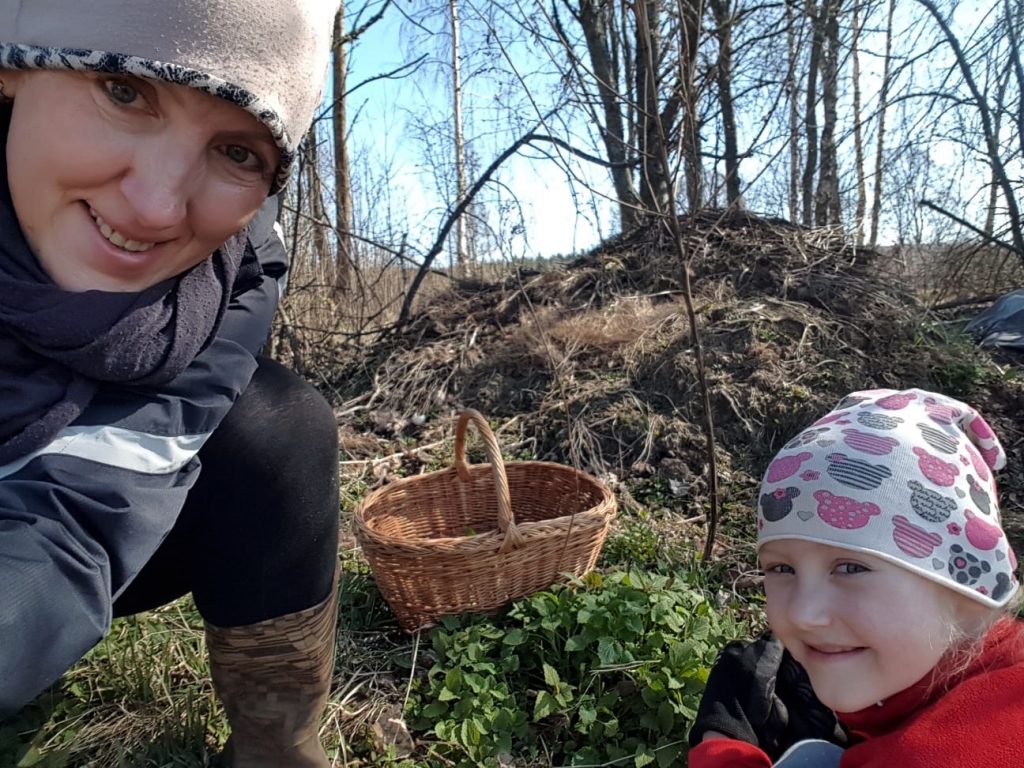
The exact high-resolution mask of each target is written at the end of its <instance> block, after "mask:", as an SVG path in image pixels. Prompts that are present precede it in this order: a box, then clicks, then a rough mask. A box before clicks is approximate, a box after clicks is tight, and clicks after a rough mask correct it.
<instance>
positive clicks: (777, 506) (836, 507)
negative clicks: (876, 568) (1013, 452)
mask: <svg viewBox="0 0 1024 768" xmlns="http://www.w3.org/2000/svg"><path fill="white" fill-rule="evenodd" d="M1005 463H1006V456H1005V454H1004V453H1003V449H1002V446H1001V445H1000V444H999V441H998V439H997V438H996V436H995V434H994V433H993V432H992V429H991V427H989V425H988V424H987V423H986V422H985V420H984V419H983V418H982V417H981V416H980V415H979V414H978V413H977V411H975V410H974V409H973V408H971V407H970V406H968V405H965V404H964V403H961V402H959V401H957V400H953V399H951V398H948V397H946V396H944V395H939V394H935V393H932V392H925V391H923V390H919V389H911V390H905V391H901V392H897V391H894V390H869V391H865V392H855V393H853V394H852V395H849V396H848V397H846V398H844V399H843V400H842V401H841V402H840V403H839V405H838V406H837V407H836V409H835V410H833V411H832V412H831V413H829V414H828V415H826V416H825V417H823V418H821V419H819V420H818V421H816V422H815V423H814V424H812V425H811V426H810V427H808V428H807V429H805V430H804V431H803V432H801V433H800V434H799V435H797V436H796V437H795V438H794V439H793V440H791V441H790V442H789V443H787V444H786V446H785V447H784V448H783V449H782V451H781V452H780V453H779V455H778V456H776V457H775V459H774V461H772V463H771V465H770V466H769V467H768V471H767V472H766V474H765V477H764V482H763V484H762V486H761V494H760V498H759V501H758V509H757V512H758V546H759V547H760V546H761V545H763V544H765V543H767V542H769V541H775V540H778V539H802V540H805V541H812V542H817V543H821V544H828V545H830V546H835V547H840V548H844V549H851V550H855V551H859V552H865V553H868V554H873V555H876V556H878V557H880V558H882V559H884V560H887V561H890V562H893V563H895V564H897V565H900V566H902V567H904V568H908V569H909V570H911V571H913V572H914V573H917V574H919V575H921V576H924V577H925V578H927V579H930V580H932V581H935V582H938V583H940V584H942V585H943V586H946V587H949V588H951V589H953V590H955V591H957V592H960V593H961V594H964V595H967V596H968V597H971V598H972V599H974V600H977V601H979V602H981V603H983V604H985V605H987V606H990V607H993V608H994V607H999V606H1002V605H1005V604H1006V603H1007V602H1008V601H1009V600H1010V598H1012V597H1013V595H1014V593H1015V592H1016V590H1017V577H1016V574H1015V571H1016V567H1017V562H1016V558H1015V556H1014V553H1013V550H1012V549H1011V548H1010V545H1009V543H1008V541H1007V539H1006V535H1005V534H1004V532H1003V529H1002V525H1001V522H1000V515H999V505H998V496H997V493H996V483H995V476H994V470H998V469H1001V468H1002V467H1003V466H1004V465H1005Z"/></svg>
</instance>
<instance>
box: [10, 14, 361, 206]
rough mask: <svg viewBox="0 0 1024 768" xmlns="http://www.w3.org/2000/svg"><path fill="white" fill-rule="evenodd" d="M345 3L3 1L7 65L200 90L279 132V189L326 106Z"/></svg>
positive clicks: (276, 139) (276, 138)
mask: <svg viewBox="0 0 1024 768" xmlns="http://www.w3.org/2000/svg"><path fill="white" fill-rule="evenodd" d="M340 5H341V0H0V69H72V70H87V71H93V72H108V73H114V74H127V75H134V76H136V77H142V78H148V79H151V80H161V81H164V82H168V83H175V84H178V85H186V86H189V87H192V88H197V89H199V90H201V91H205V92H206V93H209V94H212V95H214V96H217V97H219V98H222V99H226V100H227V101H230V102H231V103H232V104H237V105H238V106H240V107H242V108H243V109H245V110H246V111H247V112H250V113H251V114H253V115H254V116H255V117H256V118H257V119H258V120H259V121H260V122H262V123H263V124H264V125H266V126H267V128H269V129H270V132H271V134H272V135H273V137H274V141H275V142H276V143H277V145H278V148H279V149H280V153H281V163H280V166H279V167H278V173H277V178H276V181H275V183H274V185H273V188H272V191H277V190H278V189H280V188H281V187H282V186H284V184H285V183H286V182H287V180H288V172H289V170H290V168H291V165H292V163H293V161H294V158H295V150H296V148H297V147H298V144H299V142H300V141H301V140H302V137H303V135H304V134H305V133H306V131H307V130H308V128H309V126H310V124H311V123H312V121H313V116H314V113H315V111H316V109H317V107H318V106H319V104H320V98H321V95H322V92H323V87H324V82H325V81H326V77H327V66H328V64H329V62H330V52H331V37H332V34H333V30H334V17H335V15H336V14H337V11H338V8H339V7H340Z"/></svg>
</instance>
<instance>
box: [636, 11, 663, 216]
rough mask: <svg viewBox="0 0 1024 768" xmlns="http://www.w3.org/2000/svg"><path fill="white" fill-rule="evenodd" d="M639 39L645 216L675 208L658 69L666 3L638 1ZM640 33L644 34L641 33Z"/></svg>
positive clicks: (638, 75)
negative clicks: (664, 152) (665, 165)
mask: <svg viewBox="0 0 1024 768" xmlns="http://www.w3.org/2000/svg"><path fill="white" fill-rule="evenodd" d="M635 7H636V12H637V14H641V13H642V14H644V19H643V20H640V19H637V30H638V31H637V36H636V79H637V85H636V93H637V100H638V101H639V104H640V116H639V117H640V125H641V128H640V131H639V134H640V141H641V145H640V150H641V164H640V174H641V177H640V205H641V207H642V208H643V210H644V211H645V212H648V213H656V212H665V211H667V210H668V209H669V207H670V206H671V205H672V192H671V188H670V185H669V179H668V178H667V177H666V176H665V174H664V172H663V169H662V164H661V159H660V158H661V138H660V137H661V133H662V131H661V128H662V125H661V122H660V121H661V109H660V105H659V100H658V85H659V84H658V82H657V75H656V73H657V72H658V65H659V63H660V61H661V16H662V0H638V2H637V3H636V6H635ZM639 30H643V32H640V31H639Z"/></svg>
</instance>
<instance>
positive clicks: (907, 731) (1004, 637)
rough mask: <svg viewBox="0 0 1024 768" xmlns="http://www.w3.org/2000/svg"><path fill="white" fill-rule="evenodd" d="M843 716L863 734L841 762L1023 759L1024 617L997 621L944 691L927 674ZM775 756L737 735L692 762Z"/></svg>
mask: <svg viewBox="0 0 1024 768" xmlns="http://www.w3.org/2000/svg"><path fill="white" fill-rule="evenodd" d="M928 677H930V676H928ZM839 717H840V719H841V720H842V721H843V722H844V723H846V725H848V726H849V727H850V730H851V731H852V732H853V735H854V739H855V741H856V743H855V744H854V745H853V746H851V747H850V748H849V749H847V750H846V752H844V753H843V759H842V762H841V763H840V766H841V768H884V767H885V766H900V768H945V767H950V766H956V768H995V767H996V766H999V767H1002V766H1024V622H1021V621H1013V620H1010V619H1005V620H1003V621H1000V622H998V623H997V624H996V625H995V626H994V627H992V629H991V630H989V634H988V636H987V637H986V638H985V645H984V648H983V650H982V654H981V656H980V657H979V658H978V659H977V660H976V661H974V662H973V663H972V664H971V666H970V667H969V668H968V669H967V671H966V672H963V673H962V674H960V675H957V676H956V678H955V682H954V683H953V687H952V688H948V689H947V690H946V692H945V693H943V692H942V691H941V690H940V691H934V690H929V685H928V678H926V679H925V680H924V681H922V682H920V683H917V684H916V685H913V686H911V687H910V688H907V689H906V690H905V691H901V692H900V693H897V694H896V695H894V696H892V697H891V698H889V699H887V700H886V701H885V703H884V704H883V705H882V706H880V707H879V706H875V707H868V708H867V709H862V710H861V711H860V712H852V713H849V714H840V715H839ZM858 740H859V741H858ZM771 764H772V762H771V760H769V759H768V756H767V755H766V754H765V753H764V752H762V751H761V750H760V749H758V748H757V747H755V746H753V745H752V744H747V743H746V742H743V741H737V740H735V739H712V740H710V741H705V742H702V743H701V744H698V745H697V746H696V747H695V748H694V749H692V750H690V755H689V768H771Z"/></svg>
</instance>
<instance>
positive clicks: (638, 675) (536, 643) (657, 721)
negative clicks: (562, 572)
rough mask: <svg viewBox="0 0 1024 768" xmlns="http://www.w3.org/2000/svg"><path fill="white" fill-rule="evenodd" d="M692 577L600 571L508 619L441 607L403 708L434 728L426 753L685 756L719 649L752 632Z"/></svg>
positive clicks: (448, 759) (640, 759)
mask: <svg viewBox="0 0 1024 768" xmlns="http://www.w3.org/2000/svg"><path fill="white" fill-rule="evenodd" d="M696 578H697V577H696V575H695V574H689V573H678V574H661V573H642V572H639V571H630V572H618V573H613V574H610V575H608V576H604V577H602V576H601V575H600V574H596V573H595V574H591V575H590V576H588V577H587V578H586V579H584V580H582V581H581V580H576V581H574V582H573V583H571V584H569V585H562V586H556V587H553V588H552V589H551V590H549V591H546V592H540V593H538V594H536V595H533V596H531V597H529V598H526V599H524V600H521V601H519V602H517V603H516V604H515V605H514V606H513V607H512V608H511V610H510V611H509V612H508V614H507V615H506V616H505V617H503V618H501V619H483V618H479V617H477V618H448V619H445V620H444V621H443V622H442V625H441V626H440V627H437V628H435V629H434V630H432V632H431V635H430V641H431V643H432V647H433V652H434V656H435V664H434V666H433V667H432V668H431V669H430V671H429V673H428V675H427V679H426V680H425V681H422V682H421V683H419V684H417V685H414V690H413V693H412V695H411V697H410V708H409V712H408V713H407V714H408V721H409V723H410V727H411V728H413V730H419V731H421V732H425V733H426V734H428V735H429V736H432V737H433V738H434V739H436V741H435V742H434V743H433V744H432V746H431V749H430V756H428V758H427V759H428V764H429V765H442V764H444V765H451V764H454V765H457V766H464V767H465V768H469V766H498V765H500V764H501V763H503V762H505V763H507V762H508V757H509V756H510V755H512V754H516V755H517V756H520V757H525V758H531V757H536V756H538V755H541V754H543V755H545V757H546V759H548V760H551V761H553V762H555V763H560V764H561V763H564V764H567V765H594V764H609V763H612V762H615V763H616V764H632V765H636V766H637V768H642V767H643V766H646V765H652V764H656V765H657V766H659V768H669V767H670V766H682V765H684V764H685V763H684V759H685V752H686V746H685V738H686V734H687V732H688V730H689V727H690V725H691V723H692V722H693V718H694V716H695V715H696V709H697V705H698V703H699V701H700V696H701V693H702V692H703V690H704V684H705V682H706V681H707V676H708V672H709V669H710V666H711V664H712V663H713V661H714V657H715V654H716V652H717V650H718V648H720V647H721V646H722V645H723V644H724V643H725V642H726V641H727V640H729V639H731V638H733V637H735V636H739V635H744V634H747V633H748V632H749V627H746V626H743V625H740V624H738V623H737V622H736V621H734V620H732V619H730V618H728V617H721V616H719V615H718V614H719V613H720V612H719V611H718V610H717V609H715V607H714V606H713V604H712V603H711V602H710V600H709V598H708V597H707V595H706V594H705V592H704V591H703V589H701V588H700V586H699V585H698V584H697V583H696V581H695V579H696ZM503 758H504V759H503Z"/></svg>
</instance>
